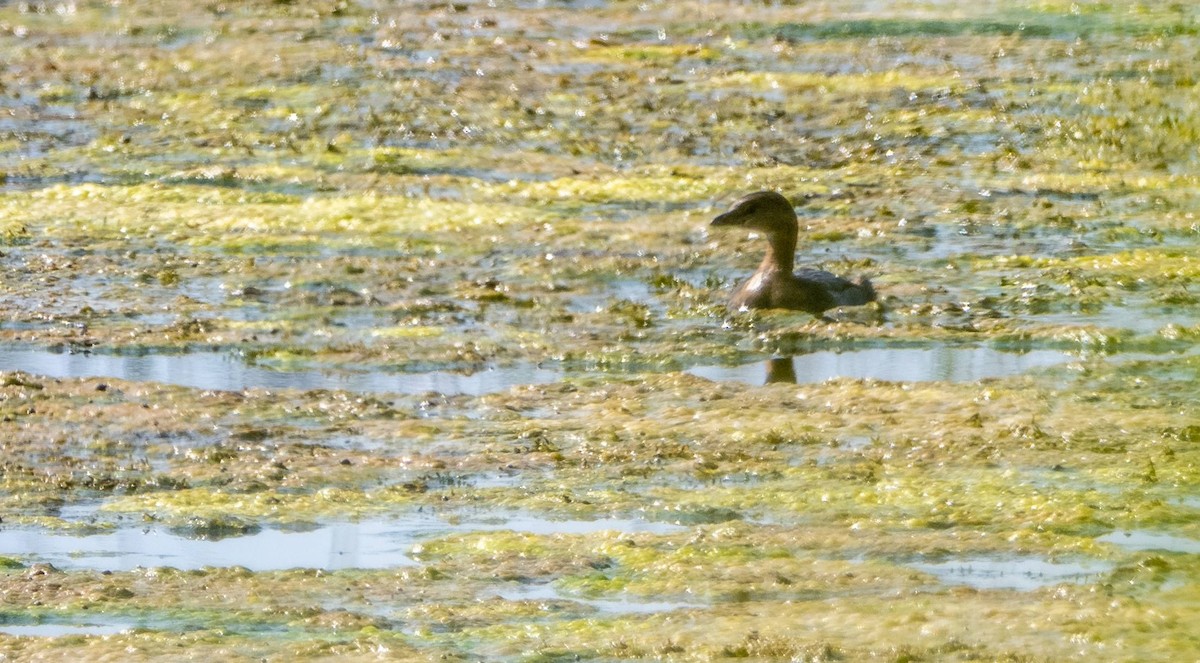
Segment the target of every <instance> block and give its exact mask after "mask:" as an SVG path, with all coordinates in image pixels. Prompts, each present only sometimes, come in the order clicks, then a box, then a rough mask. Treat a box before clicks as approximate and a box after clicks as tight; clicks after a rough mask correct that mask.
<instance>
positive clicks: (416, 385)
mask: <svg viewBox="0 0 1200 663" xmlns="http://www.w3.org/2000/svg"><path fill="white" fill-rule="evenodd" d="M1070 360H1071V355H1069V354H1066V353H1063V352H1057V351H1052V350H1033V351H1030V352H1024V353H1012V352H1001V351H999V350H995V349H992V348H987V347H935V348H870V349H864V350H853V351H847V352H834V351H822V352H813V353H810V354H804V355H799V356H796V357H792V358H790V360H789V358H787V357H783V358H774V359H771V360H769V361H768V362H754V363H751V364H745V365H742V366H733V367H729V366H697V367H694V368H691V369H688V372H689V373H692V374H694V375H699V376H701V377H704V378H708V379H710V380H719V381H730V380H732V381H740V382H748V383H751V384H762V383H764V382H802V383H804V382H823V381H825V380H828V379H830V378H835V377H848V378H875V379H879V380H890V381H903V382H920V381H931V380H951V381H956V382H964V381H973V380H978V379H980V378H988V377H1003V376H1006V375H1016V374H1020V373H1023V372H1025V371H1027V370H1030V369H1033V368H1039V367H1044V366H1053V365H1056V364H1061V363H1064V362H1067V361H1070ZM0 371H25V372H28V373H32V374H36V375H43V376H46V377H51V378H113V379H121V380H130V381H141V382H160V383H165V384H174V385H179V386H183V387H192V388H196V389H212V390H218V391H241V390H243V389H253V388H263V389H302V390H311V389H335V390H346V391H353V392H360V393H397V394H425V393H440V394H443V395H447V396H458V395H469V396H479V395H482V394H489V393H496V392H500V391H504V390H507V389H510V388H512V387H514V386H518V385H536V384H549V383H554V382H559V381H561V380H562V379H564V378H565V377H566V375H567V372H566V371H565V370H564V369H563V368H561V367H553V368H550V367H546V366H539V365H537V364H533V363H529V362H525V363H519V364H515V365H512V366H503V367H492V368H488V369H485V370H481V371H478V372H476V373H471V374H465V373H454V372H450V371H425V372H414V373H401V372H393V371H387V370H368V371H347V370H337V369H333V368H323V369H322V368H300V369H294V370H279V369H274V368H269V367H266V366H257V365H253V364H248V363H246V362H244V361H242V360H241V359H239V358H238V357H237V356H236V355H235V354H233V353H229V352H216V351H210V350H201V351H193V352H185V353H179V354H142V355H119V354H103V353H94V352H84V353H73V352H62V351H52V350H46V349H40V348H33V347H27V346H19V345H9V346H0Z"/></svg>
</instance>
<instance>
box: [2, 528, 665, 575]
mask: <svg viewBox="0 0 1200 663" xmlns="http://www.w3.org/2000/svg"><path fill="white" fill-rule="evenodd" d="M684 529H685V528H683V527H680V526H678V525H672V524H669V523H657V522H650V521H643V520H637V519H631V518H602V519H599V520H548V519H545V518H541V517H538V516H534V515H523V514H521V515H511V516H508V517H500V516H498V517H495V518H484V519H479V520H463V521H459V522H453V523H451V522H448V521H446V520H443V519H441V518H437V517H434V516H411V517H408V518H403V519H372V520H361V521H342V522H335V523H328V524H321V525H312V526H308V527H303V526H302V527H296V528H291V529H274V528H262V529H257V530H248V531H247V533H246V534H245V535H243V536H223V537H221V538H217V539H215V540H214V539H212V538H206V537H203V536H200V537H197V536H189V535H188V534H191V532H190V531H186V530H185V532H186V533H184V534H181V533H179V532H178V531H173V530H171V529H166V528H160V527H128V526H121V527H118V528H117V529H115V530H113V531H109V532H104V533H95V534H90V535H85V536H73V535H69V534H62V533H57V532H47V531H45V530H34V529H5V530H0V556H4V557H11V558H13V559H20V560H25V561H29V562H31V563H32V562H48V563H51V564H53V565H54V566H56V567H59V568H64V569H66V568H76V569H79V568H83V569H93V570H100V571H128V570H131V569H134V568H137V567H148V568H152V567H161V566H169V567H173V568H177V569H181V570H193V569H200V568H204V567H229V566H242V567H245V568H248V569H250V570H251V571H278V570H284V569H293V568H316V569H325V570H336V569H379V568H392V567H398V566H415V565H418V564H419V562H418V561H417V560H415V559H413V558H412V557H410V556H409V554H408V553H409V551H410V550H411V549H412V547H413V545H414V544H415V543H417V542H418V541H422V540H426V539H429V538H433V537H436V536H442V535H447V534H453V533H464V532H500V531H511V532H522V533H529V534H537V535H555V534H593V533H598V532H610V531H612V532H630V533H633V532H644V533H654V534H672V533H676V532H680V531H683V530H684Z"/></svg>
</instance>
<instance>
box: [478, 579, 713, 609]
mask: <svg viewBox="0 0 1200 663" xmlns="http://www.w3.org/2000/svg"><path fill="white" fill-rule="evenodd" d="M484 598H500V599H504V600H505V601H539V602H551V603H563V604H578V605H584V606H587V607H589V608H591V609H593V610H595V611H597V612H604V613H610V614H656V613H660V612H673V611H675V610H703V609H705V608H707V607H708V606H705V605H702V604H699V603H681V602H676V601H652V600H647V599H643V598H640V597H634V596H629V595H623V596H622V597H621V598H617V599H591V598H581V597H576V596H568V595H565V594H562V593H560V592H559V591H558V589H557V588H555V587H554V585H550V584H519V585H514V586H512V587H506V588H504V589H501V590H497V591H496V592H494V593H493V594H491V595H490V596H485V597H484Z"/></svg>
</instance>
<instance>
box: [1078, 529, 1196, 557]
mask: <svg viewBox="0 0 1200 663" xmlns="http://www.w3.org/2000/svg"><path fill="white" fill-rule="evenodd" d="M1096 540H1097V541H1102V542H1104V543H1112V544H1114V545H1118V546H1120V547H1122V548H1125V549H1126V550H1163V551H1166V552H1177V553H1189V554H1193V555H1195V554H1200V540H1196V539H1189V538H1187V537H1182V536H1174V535H1172V534H1160V533H1158V532H1149V531H1146V530H1140V529H1135V530H1126V531H1116V532H1109V533H1108V534H1105V535H1104V536H1100V537H1096Z"/></svg>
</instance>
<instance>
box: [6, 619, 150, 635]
mask: <svg viewBox="0 0 1200 663" xmlns="http://www.w3.org/2000/svg"><path fill="white" fill-rule="evenodd" d="M137 627H138V625H137V624H134V623H131V622H119V623H118V622H113V623H104V624H99V623H98V624H66V623H54V622H43V623H40V624H0V633H4V634H7V635H23V636H29V637H38V638H57V637H61V636H64V635H116V634H118V633H123V632H125V631H129V630H131V629H134V628H137Z"/></svg>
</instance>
